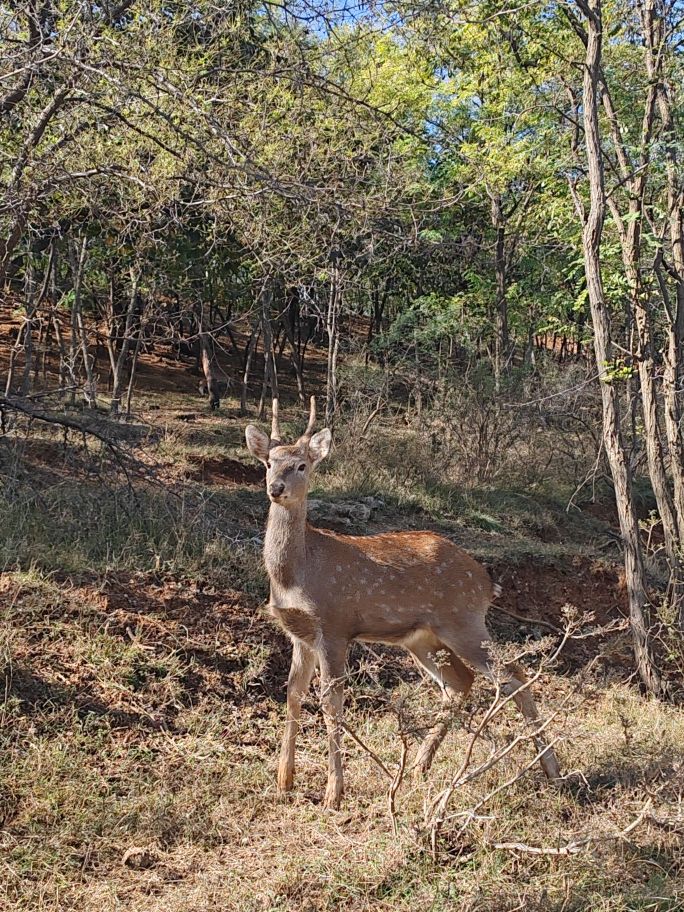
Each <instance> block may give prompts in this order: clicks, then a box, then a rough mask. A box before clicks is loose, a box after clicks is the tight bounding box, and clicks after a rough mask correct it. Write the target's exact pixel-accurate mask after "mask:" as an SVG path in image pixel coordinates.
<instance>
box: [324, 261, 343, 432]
mask: <svg viewBox="0 0 684 912" xmlns="http://www.w3.org/2000/svg"><path fill="white" fill-rule="evenodd" d="M339 258H340V253H339V251H337V250H333V251H332V253H331V261H332V268H331V270H330V293H329V295H328V313H327V317H326V330H327V335H328V365H327V372H326V387H325V421H326V424H327V425H328V427H332V425H333V424H334V420H335V413H336V412H337V356H338V352H339V345H340V337H339V315H340V266H339Z"/></svg>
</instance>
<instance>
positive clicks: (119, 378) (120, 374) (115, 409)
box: [109, 266, 140, 415]
mask: <svg viewBox="0 0 684 912" xmlns="http://www.w3.org/2000/svg"><path fill="white" fill-rule="evenodd" d="M139 282H140V273H139V271H138V270H137V269H136V268H135V267H134V266H131V294H130V298H129V300H128V308H127V310H126V321H125V323H124V331H123V339H122V340H121V348H120V349H119V356H118V358H117V359H116V361H114V358H113V353H112V352H111V351H110V359H111V361H112V365H113V385H112V401H111V405H110V407H109V410H110V412H111V414H112V415H118V414H119V410H120V406H121V392H122V390H123V382H124V371H125V369H126V364H127V362H128V352H129V349H130V346H131V330H132V327H133V320H134V319H135V314H136V310H137V307H138V286H139Z"/></svg>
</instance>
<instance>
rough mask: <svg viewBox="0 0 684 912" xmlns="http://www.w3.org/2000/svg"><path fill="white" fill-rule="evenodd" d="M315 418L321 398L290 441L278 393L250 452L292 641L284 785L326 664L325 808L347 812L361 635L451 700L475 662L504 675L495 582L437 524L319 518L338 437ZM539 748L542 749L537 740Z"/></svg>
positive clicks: (425, 752) (439, 735)
mask: <svg viewBox="0 0 684 912" xmlns="http://www.w3.org/2000/svg"><path fill="white" fill-rule="evenodd" d="M315 420H316V404H315V400H314V398H313V397H312V398H311V413H310V417H309V423H308V425H307V428H306V430H305V431H304V433H303V434H302V436H301V437H300V438H299V440H298V441H297V442H296V443H295V444H292V445H290V446H286V445H284V444H283V443H282V440H281V434H280V428H279V424H278V402H277V400H274V401H273V420H272V427H271V436H270V439H269V437H268V436H267V435H266V434H264V433H263V432H262V431H260V430H259V429H258V428H256V427H254V425H251V424H250V425H249V426H248V427H247V429H246V433H245V436H246V440H247V447H248V449H249V451H250V453H251V454H252V455H253V456H255V457H256V458H257V459H259V460H261V462H263V463H264V465H265V466H266V490H267V492H268V497H269V499H270V501H271V507H270V510H269V514H268V524H267V527H266V537H265V540H264V561H265V564H266V569H267V571H268V575H269V578H270V582H271V597H270V602H269V610H270V612H271V614H272V615H273V616H274V617H275V618H276V620H277V621H278V622H279V623H280V624H281V625H282V627H283V628H284V630H285V632H286V633H287V634H288V635H289V636H290V638H291V640H292V644H293V651H292V665H291V668H290V674H289V678H288V683H287V723H286V727H285V735H284V738H283V742H282V749H281V752H280V763H279V767H278V788H279V789H280V790H281V791H287V790H289V789H291V788H292V784H293V776H294V752H295V740H296V737H297V733H298V730H299V719H300V712H301V703H302V698H303V697H304V695H305V694H306V692H307V690H308V689H309V684H310V683H311V678H312V675H313V671H314V667H315V666H316V665H318V666H319V669H320V676H321V701H322V705H323V710H324V714H325V720H326V725H327V728H328V744H329V755H328V770H329V771H328V785H327V789H326V794H325V805H326V807H331V808H337V807H339V803H340V799H341V797H342V792H343V778H342V756H341V735H342V727H341V721H342V698H343V694H342V691H343V676H344V666H345V658H346V655H347V649H348V647H349V644H350V643H351V642H352V640H361V641H362V642H365V643H388V644H392V645H398V646H403V647H404V648H405V649H407V650H408V651H409V652H410V653H411V655H412V656H413V658H414V659H415V661H416V662H417V663H418V665H419V666H420V667H422V668H424V669H425V671H427V672H428V674H429V675H430V676H431V677H432V678H433V679H434V680H435V681H436V682H437V684H438V685H439V686H440V688H441V690H442V694H443V698H444V699H446V700H449V699H454V698H456V697H458V696H459V695H461V696H462V697H465V695H467V694H468V692H469V690H470V687H471V685H472V682H473V677H474V676H473V672H472V671H471V670H470V668H469V667H467V665H466V664H465V663H467V664H468V666H471V667H472V668H473V669H474V670H475V671H479V672H482V673H483V674H485V675H487V676H488V677H489V678H493V677H494V673H493V669H492V664H491V661H490V657H489V654H488V651H487V648H486V646H487V643H489V642H490V640H491V638H490V636H489V633H488V631H487V628H486V626H485V613H486V611H487V608H488V606H489V604H490V602H491V600H492V596H493V594H494V587H493V586H492V582H491V580H490V579H489V575H488V573H487V571H486V570H485V569H484V568H483V567H481V566H480V564H478V563H477V562H476V561H475V560H473V558H472V557H470V556H469V555H468V554H466V553H465V552H464V551H462V550H461V549H460V548H457V547H456V545H454V544H452V543H451V542H450V541H449V540H448V539H447V538H444V537H442V536H441V535H436V534H435V533H434V532H390V533H384V534H380V535H363V536H354V535H339V534H337V533H336V532H328V531H326V530H323V529H314V528H313V527H312V526H309V525H308V524H307V521H306V499H307V493H308V489H309V483H310V479H311V473H312V472H313V470H314V469H315V468H316V466H317V465H318V463H319V462H320V461H321V460H322V459H324V458H325V457H326V456H327V455H328V452H329V451H330V444H331V434H330V431H329V430H328V429H327V428H326V429H325V430H322V431H319V432H318V433H316V434H314V433H313V430H314V424H315ZM438 653H439V654H440V657H439V659H438V658H437V654H438ZM508 673H509V675H510V678H509V680H508V681H507V682H506V684H505V685H504V687H503V690H504V692H505V693H507V694H511V693H512V694H514V695H515V696H514V699H515V702H516V703H517V705H518V707H519V709H520V710H521V712H522V713H523V714H524V715H525V716H526V717H527V718H528V719H529V720H531V721H532V722H536V721H537V720H538V714H537V708H536V706H535V703H534V700H533V698H532V695H531V694H530V692H529V689H520V688H522V687H523V685H524V683H525V677H524V675H523V673H522V672H521V670H520V669H519V668H518V667H513V666H511V667H509V669H508ZM516 691H517V693H516ZM445 733H446V728H445V726H438V727H437V728H436V729H434V730H433V731H432V732H431V733H430V734H429V735H428V737H427V738H426V740H425V742H424V743H423V744H422V745H421V748H420V751H419V754H418V758H417V765H419V766H420V767H422V769H424V770H427V769H428V768H429V766H430V763H431V762H432V758H433V756H434V754H435V751H436V750H437V748H438V747H439V744H440V743H441V741H442V739H443V738H444V735H445ZM537 746H538V747H539V749H540V750H543V749H544V744H543V743H541V742H539V741H538V745H537ZM541 765H542V768H543V770H544V772H545V773H546V775H547V776H548V777H549V778H550V779H556V778H558V777H559V776H560V770H559V767H558V763H557V761H556V757H555V755H554V753H553V750H552V749H551V748H550V747H548V748H546V750H545V752H544V753H543V754H542V757H541Z"/></svg>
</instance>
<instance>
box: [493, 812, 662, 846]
mask: <svg viewBox="0 0 684 912" xmlns="http://www.w3.org/2000/svg"><path fill="white" fill-rule="evenodd" d="M650 807H651V799H650V798H649V799H648V801H647V802H646V804H645V805H644V806H643V808H642V809H641V811H640V812H639V814H638V816H637V817H635V818H634V820H633V821H632V822H631V823H630V824H629V826H626V827H625V828H624V830H620V832H619V833H607V834H605V835H601V836H584V837H583V838H582V839H575V840H573V841H572V842H567V843H566V844H565V845H562V846H530V845H526V844H525V843H524V842H490V843H488V845H490V846H491V847H492V848H494V849H506V850H508V851H512V852H524V853H526V854H527V855H556V856H557V855H565V856H567V855H577V854H578V852H581V851H582V849H585V848H587V846H590V845H592V844H595V843H598V842H612V841H614V840H617V839H624V838H625V837H626V836H629V834H630V833H632V832H633V831H634V830H636V828H637V827H638V826H639V825H640V824H641V823H643V822H644V820H650V816H649V813H648V811H649V809H650Z"/></svg>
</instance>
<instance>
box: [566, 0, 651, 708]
mask: <svg viewBox="0 0 684 912" xmlns="http://www.w3.org/2000/svg"><path fill="white" fill-rule="evenodd" d="M577 5H578V7H579V9H580V10H581V11H582V13H583V15H584V16H585V18H586V24H587V45H586V58H585V66H584V80H583V105H582V107H583V111H582V116H583V121H584V135H585V141H586V154H587V165H588V169H589V190H590V205H589V210H588V212H587V213H586V218H585V219H584V226H583V231H582V248H583V254H584V267H585V274H586V280H587V290H588V294H589V304H590V308H591V317H592V323H593V329H594V353H595V357H596V365H597V369H598V370H599V371H600V373H601V374H602V375H604V374H605V370H606V366H607V365H610V364H611V362H612V360H613V350H612V341H611V334H610V317H609V313H608V308H607V304H606V300H605V296H604V291H603V283H602V277H601V261H600V251H601V237H602V233H603V225H604V221H605V209H606V196H605V184H604V175H603V161H602V150H601V137H600V132H599V114H598V81H599V74H600V69H601V50H602V39H603V22H602V12H601V0H588V2H585V0H577ZM601 402H602V407H603V441H604V445H605V448H606V454H607V457H608V461H609V464H610V470H611V474H612V477H613V484H614V486H615V499H616V504H617V510H618V516H619V520H620V531H621V533H622V540H623V547H624V560H625V581H626V584H627V592H628V597H629V615H630V625H631V629H632V639H633V644H634V655H635V659H636V664H637V669H638V672H639V675H640V677H641V680H642V681H643V683H644V685H645V687H646V688H647V689H648V690H649V691H650V692H651V693H654V694H657V695H663V694H664V685H663V681H662V679H661V677H660V674H659V672H658V670H657V668H656V665H655V660H654V657H653V654H652V649H651V642H650V636H649V629H648V624H647V611H648V597H647V594H646V580H645V573H644V564H643V555H642V551H641V541H640V538H639V524H638V522H637V516H636V511H635V508H634V499H633V496H632V479H631V474H630V470H629V466H628V464H627V460H626V457H625V451H624V445H623V441H622V435H621V431H620V406H619V399H618V390H617V386H616V384H615V383H613V382H610V378H606V377H605V375H604V376H603V377H602V382H601Z"/></svg>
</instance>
